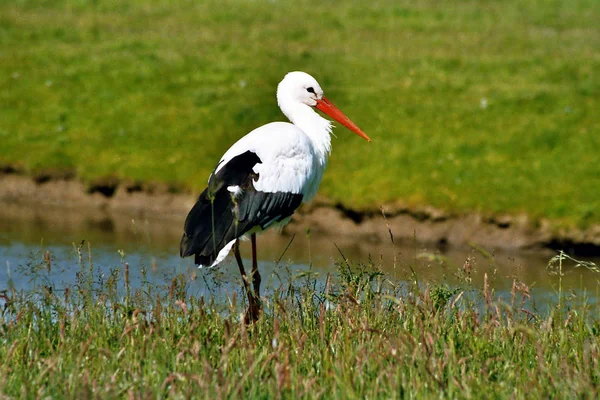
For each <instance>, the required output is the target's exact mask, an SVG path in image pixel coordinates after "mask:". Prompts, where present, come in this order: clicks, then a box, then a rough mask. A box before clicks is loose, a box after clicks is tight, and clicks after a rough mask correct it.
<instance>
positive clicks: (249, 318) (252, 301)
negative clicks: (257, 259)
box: [233, 240, 261, 324]
mask: <svg viewBox="0 0 600 400" xmlns="http://www.w3.org/2000/svg"><path fill="white" fill-rule="evenodd" d="M233 253H234V255H235V259H236V261H237V263H238V267H239V268H240V274H241V275H242V282H244V289H245V290H246V295H247V296H248V310H246V315H245V316H244V322H245V323H246V324H251V323H254V322H256V321H257V320H258V317H259V313H260V308H261V307H260V300H259V298H258V296H257V295H256V294H255V293H254V291H253V290H252V289H251V288H250V279H249V278H248V275H246V270H245V268H244V263H243V262H242V256H241V255H240V242H239V240H236V242H235V244H234V245H233ZM252 266H253V267H254V263H253V264H252ZM259 280H260V278H259ZM259 285H260V282H259Z"/></svg>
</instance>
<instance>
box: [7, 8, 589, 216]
mask: <svg viewBox="0 0 600 400" xmlns="http://www.w3.org/2000/svg"><path fill="white" fill-rule="evenodd" d="M599 19H600V6H599V3H598V2H597V1H595V0H574V1H568V2H565V1H561V0H551V1H544V2H535V3H532V2H528V1H525V0H509V1H502V2H485V3H480V2H472V1H454V2H449V3H439V2H433V3H432V2H428V1H415V2H410V3H406V4H398V3H397V2H394V1H391V0H382V1H377V2H354V1H349V0H348V1H342V2H317V1H302V2H297V1H291V0H282V1H276V2H273V1H267V0H259V1H251V2H249V1H241V0H227V1H225V2H221V1H219V2H217V1H214V0H209V1H203V2H195V1H166V0H152V1H128V2H121V1H117V0H97V1H86V0H62V1H42V0H37V1H27V0H19V1H3V2H0V48H1V52H0V107H1V109H2V112H1V113H0V141H1V142H2V146H1V147H0V164H3V165H10V166H13V167H17V168H19V169H22V170H24V171H25V172H27V173H29V174H34V175H35V174H39V173H47V172H48V171H51V172H57V173H62V172H64V171H68V172H75V174H76V176H78V177H79V178H81V179H83V180H84V181H86V182H93V181H97V180H103V179H107V178H118V179H124V180H133V181H141V182H163V183H167V184H169V185H172V186H173V187H176V188H180V189H192V190H195V191H199V190H201V189H202V188H203V185H204V184H205V183H206V178H207V176H208V174H209V173H210V172H211V170H212V169H213V167H214V166H215V164H216V162H217V161H218V159H219V157H220V155H221V154H222V153H223V152H224V150H226V148H227V147H228V146H229V145H230V144H232V143H233V142H234V141H235V140H236V139H237V138H239V137H240V136H242V135H243V134H245V133H246V132H248V131H249V130H251V129H253V128H255V127H257V126H259V125H262V124H264V123H266V122H269V121H271V120H281V119H283V116H282V115H281V114H280V112H279V110H278V109H277V106H276V103H275V98H274V90H275V87H276V84H277V83H278V81H279V80H280V79H281V78H282V76H283V75H284V74H285V73H286V72H287V71H290V70H305V71H308V72H310V73H312V74H313V75H314V76H315V77H317V79H318V80H319V81H320V82H321V84H322V85H323V87H324V88H325V90H326V93H327V94H328V96H329V97H330V98H331V99H333V100H334V101H335V102H336V103H337V104H338V105H339V106H340V108H341V109H343V110H344V111H345V112H346V113H347V114H348V115H349V116H350V117H351V118H352V119H353V120H354V121H355V122H356V123H357V124H358V125H359V126H361V127H362V128H363V129H364V130H365V132H367V133H368V134H369V135H370V136H371V137H372V138H373V139H374V142H373V143H372V144H366V143H364V142H363V141H361V140H359V139H358V138H355V137H353V135H351V134H350V133H348V132H346V131H344V130H343V128H340V129H338V130H337V131H336V133H337V136H339V139H337V140H334V151H333V155H332V158H331V162H330V166H329V169H328V171H327V173H326V175H325V178H324V182H323V185H322V189H321V193H322V194H324V195H325V196H327V197H329V198H331V199H333V200H334V201H339V202H341V203H343V204H344V205H346V206H347V207H351V208H355V209H376V207H378V206H379V205H380V204H383V203H393V202H401V203H403V204H406V205H408V206H420V205H433V206H436V207H439V208H442V209H445V210H448V211H451V212H471V211H476V212H483V213H510V214H517V213H526V214H528V215H530V216H532V217H533V218H534V219H538V218H549V219H551V220H552V221H553V222H554V224H556V225H576V226H580V227H587V226H592V225H596V224H598V223H599V222H600V214H599V211H598V210H600V197H599V196H598V192H597V188H598V187H600V166H599V164H598V162H597V160H598V149H600V117H599V113H598V112H597V110H598V109H600V90H599V89H600V84H599V82H600V81H599V79H598V73H597V71H599V70H600V52H599V50H598V49H600V28H599V27H598V24H597V21H598V20H599ZM349 181H352V182H353V184H352V185H348V184H347V182H349Z"/></svg>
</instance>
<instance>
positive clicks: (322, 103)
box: [316, 96, 371, 142]
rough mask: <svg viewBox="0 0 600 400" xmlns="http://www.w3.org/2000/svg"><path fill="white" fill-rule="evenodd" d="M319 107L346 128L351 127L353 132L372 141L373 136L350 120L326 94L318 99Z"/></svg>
mask: <svg viewBox="0 0 600 400" xmlns="http://www.w3.org/2000/svg"><path fill="white" fill-rule="evenodd" d="M316 107H317V109H318V110H319V111H322V112H324V113H325V114H327V115H329V116H330V117H331V118H333V119H335V120H336V121H337V122H339V123H340V124H342V125H344V126H345V127H346V128H348V129H350V130H351V131H352V132H354V133H356V134H357V135H358V136H360V137H361V138H363V139H365V140H367V141H369V142H370V141H371V138H370V137H368V136H367V134H366V133H364V132H363V131H362V130H361V129H360V128H359V127H358V126H356V124H355V123H354V122H352V121H350V118H348V117H346V116H345V115H344V113H343V112H341V111H340V110H339V108H337V107H336V106H334V105H333V103H332V102H331V101H329V100H328V99H327V98H326V97H325V96H323V98H322V99H321V100H317V105H316Z"/></svg>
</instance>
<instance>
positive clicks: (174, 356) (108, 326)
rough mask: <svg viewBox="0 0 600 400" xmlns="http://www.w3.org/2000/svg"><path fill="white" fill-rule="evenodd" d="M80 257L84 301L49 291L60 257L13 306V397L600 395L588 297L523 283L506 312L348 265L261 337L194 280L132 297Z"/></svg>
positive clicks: (306, 288) (463, 292) (486, 298)
mask: <svg viewBox="0 0 600 400" xmlns="http://www.w3.org/2000/svg"><path fill="white" fill-rule="evenodd" d="M75 251H76V252H77V254H79V258H78V263H79V265H78V266H77V268H78V269H79V272H78V274H79V275H78V277H77V281H76V283H75V284H73V285H72V286H68V287H65V288H58V287H56V286H54V285H52V284H48V282H46V281H45V280H44V276H45V274H47V273H49V272H50V269H51V268H52V265H53V262H55V260H53V257H52V255H51V254H49V253H47V252H46V253H44V254H43V255H42V256H41V257H40V259H41V261H40V262H39V263H32V264H31V265H29V266H28V267H27V268H29V271H30V272H31V273H32V275H31V277H32V279H36V282H39V284H37V285H36V286H35V288H36V289H35V290H33V291H31V292H18V291H16V290H15V289H14V288H12V289H9V290H6V291H5V292H3V293H2V294H1V296H0V306H1V314H0V359H2V360H3V362H2V363H1V364H0V394H1V395H4V396H8V397H25V398H30V397H43V398H45V397H53V398H64V397H71V398H73V397H77V398H80V397H86V398H113V397H123V396H129V397H132V398H147V397H152V398H158V397H167V396H169V397H177V398H179V397H204V398H209V397H211V398H214V397H218V398H223V397H241V396H243V397H246V398H256V397H261V398H265V397H268V398H282V397H293V398H340V399H341V398H395V397H401V398H415V397H416V398H424V397H427V398H430V397H438V398H439V397H441V398H481V397H494V398H506V397H511V398H578V397H591V398H595V397H598V395H600V393H599V390H598V388H599V387H600V373H599V371H600V365H599V361H598V360H599V359H600V357H599V355H600V322H599V321H600V320H599V317H600V315H598V314H597V310H595V309H593V308H591V306H590V304H591V303H590V302H589V301H588V299H586V298H579V299H577V300H568V299H565V300H564V301H563V302H561V303H560V305H559V306H556V307H549V308H547V311H545V312H543V313H541V312H537V311H535V310H533V311H532V310H531V308H530V307H528V305H529V303H530V301H531V295H530V293H529V288H528V287H527V285H525V284H524V283H523V282H518V281H516V280H515V281H514V283H513V287H512V292H511V293H510V295H509V297H508V298H506V297H505V298H501V297H500V296H497V295H496V294H495V293H494V292H493V290H491V289H490V288H489V285H488V280H487V276H486V279H485V280H484V284H483V287H480V288H476V287H474V286H473V284H472V282H471V281H470V280H469V279H468V277H465V279H463V281H462V283H459V284H458V285H454V286H448V285H445V284H436V283H429V284H427V283H423V282H420V283H418V282H417V280H416V279H415V280H412V279H411V281H409V282H406V281H396V280H394V279H392V278H390V277H389V276H386V275H384V274H383V273H382V272H381V271H380V270H379V268H378V267H377V266H376V265H373V264H365V265H353V264H351V263H349V262H347V261H343V262H341V263H340V264H339V267H338V272H337V274H335V275H333V276H331V277H328V278H327V279H326V281H325V282H324V283H323V282H321V283H319V282H318V281H317V280H315V278H314V277H313V276H311V275H309V274H304V275H302V276H301V277H299V278H297V279H292V280H289V281H286V282H284V283H282V284H281V285H280V286H279V287H277V288H275V289H274V290H272V291H271V292H270V294H269V295H268V296H267V297H266V298H264V305H265V313H264V316H263V317H262V318H261V319H260V320H259V321H258V322H257V323H256V324H254V325H252V326H249V327H248V326H245V325H244V324H243V323H242V322H241V320H242V306H243V305H242V304H236V303H237V301H236V300H237V296H236V294H235V293H234V294H233V295H232V296H231V297H230V298H228V299H227V301H225V302H222V301H221V302H220V301H219V300H218V299H216V298H214V297H211V298H203V297H195V296H194V295H191V294H190V293H189V285H188V282H189V279H190V277H188V276H185V275H183V274H175V275H173V276H171V277H169V279H167V281H166V282H167V283H165V285H164V286H160V285H157V284H152V283H150V282H149V281H148V280H144V279H142V281H141V283H140V284H139V286H134V285H133V284H132V282H130V281H129V277H128V274H129V268H130V266H129V265H128V264H127V263H122V265H121V267H119V268H115V269H113V270H111V272H110V274H109V275H108V276H102V275H98V274H97V273H96V272H94V271H95V270H94V267H93V264H92V258H91V250H90V249H89V248H88V249H87V252H88V254H85V251H86V249H85V248H83V247H82V246H76V248H75ZM24 272H26V271H24V270H22V271H21V273H24ZM463 273H464V272H463ZM213 278H214V276H213ZM205 282H206V284H207V285H212V283H210V282H209V281H208V280H205Z"/></svg>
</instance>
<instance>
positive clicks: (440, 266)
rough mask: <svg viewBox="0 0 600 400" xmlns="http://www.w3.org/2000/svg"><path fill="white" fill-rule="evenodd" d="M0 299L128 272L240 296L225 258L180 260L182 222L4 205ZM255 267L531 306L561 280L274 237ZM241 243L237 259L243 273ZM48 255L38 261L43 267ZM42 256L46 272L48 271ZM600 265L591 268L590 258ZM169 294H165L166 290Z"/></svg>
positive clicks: (268, 284) (497, 257)
mask: <svg viewBox="0 0 600 400" xmlns="http://www.w3.org/2000/svg"><path fill="white" fill-rule="evenodd" d="M0 208H1V209H2V211H1V212H0V292H1V291H2V290H6V289H8V288H9V287H14V288H15V289H17V290H25V291H27V290H30V289H31V288H32V287H35V286H39V285H43V284H45V285H51V286H54V287H55V288H64V287H67V286H69V285H73V284H76V283H77V282H78V280H77V276H78V273H79V272H80V271H81V269H88V270H90V269H91V270H93V273H94V277H95V279H97V280H98V281H106V280H107V279H108V278H109V276H110V274H111V271H117V272H114V273H119V274H121V275H122V274H123V271H124V267H125V263H127V264H128V266H129V272H130V279H131V283H132V286H133V287H136V286H139V285H140V284H141V282H142V280H147V281H149V282H151V283H153V284H155V285H157V286H159V287H160V286H161V285H162V287H164V288H167V287H168V285H169V283H170V280H171V279H172V278H173V276H175V275H177V274H183V275H184V276H185V277H186V282H187V285H188V293H190V294H191V295H195V296H200V295H204V296H210V295H212V296H215V297H217V298H221V299H227V298H228V297H229V296H231V295H232V294H233V293H234V292H237V294H238V296H239V295H242V293H241V290H240V287H241V286H240V283H241V280H240V278H239V272H238V268H237V264H236V263H235V260H234V259H233V257H229V258H228V259H227V260H226V261H225V262H224V263H222V264H221V265H220V266H219V267H218V268H216V269H212V270H208V269H202V270H198V269H197V268H195V266H194V265H193V260H192V258H187V259H181V258H180V257H179V255H178V254H179V240H180V235H181V231H182V226H183V219H184V217H185V216H183V215H182V216H175V217H170V218H167V217H163V218H149V217H131V216H125V215H115V214H110V213H109V212H105V211H97V210H96V211H89V210H87V211H85V210H65V209H52V208H48V207H43V208H39V209H38V208H33V207H22V206H18V205H9V204H4V205H2V207H0ZM258 246H259V247H258V250H259V258H260V262H259V267H260V271H261V274H262V277H263V287H264V288H265V293H267V294H268V293H269V292H270V291H272V290H273V289H275V288H278V287H279V286H280V285H281V284H284V283H285V282H289V281H290V280H291V279H292V278H297V277H298V276H301V275H302V274H306V273H310V275H311V276H312V277H314V278H316V279H317V282H319V283H321V284H322V283H323V282H324V281H325V279H326V277H327V276H328V275H332V276H335V273H336V270H337V268H338V266H337V265H339V264H340V263H343V262H344V260H345V259H347V260H349V261H351V262H352V263H364V264H368V263H369V260H371V261H372V262H373V263H375V264H376V265H379V266H380V268H381V269H382V270H383V272H385V273H386V275H387V276H389V277H390V278H391V279H395V280H400V281H411V280H414V279H418V280H419V282H421V283H427V282H430V283H448V284H449V285H457V284H461V285H465V283H466V282H467V281H471V282H472V284H473V285H474V287H476V288H482V287H483V281H484V276H485V275H486V274H487V280H488V282H489V284H490V286H491V287H492V288H493V289H494V290H495V291H496V293H497V294H498V295H499V296H508V294H509V293H510V291H511V289H512V287H513V282H514V281H517V282H522V283H523V284H524V285H525V286H526V287H527V288H528V289H529V292H530V294H531V296H532V299H531V301H530V303H531V304H533V307H534V308H535V307H536V304H544V303H548V302H551V303H552V302H555V301H556V293H557V291H558V288H559V277H558V275H556V274H552V273H550V272H549V271H548V270H547V268H546V266H547V263H548V260H549V259H550V258H551V257H552V256H553V255H554V253H552V252H538V253H531V252H528V253H507V252H495V253H493V252H491V249H485V250H483V249H473V248H464V249H452V250H446V251H440V250H438V249H436V248H435V247H432V246H426V245H422V244H417V243H402V244H400V245H398V244H392V242H391V240H390V242H388V243H368V242H365V241H364V240H358V239H352V238H348V237H331V236H320V235H319V234H318V232H313V233H311V234H310V235H296V236H295V237H293V236H289V235H281V234H279V233H277V232H270V233H266V234H264V235H261V236H259V240H258ZM249 247H250V244H249V242H247V243H245V244H242V255H243V257H244V259H245V260H246V268H247V270H248V269H249V266H250V260H249V250H250V249H249ZM45 257H46V259H45ZM48 257H49V260H50V270H48V268H47V265H48V262H47V260H48ZM592 261H595V262H596V263H597V264H600V263H599V262H598V261H599V260H592ZM573 265H574V263H572V262H565V265H564V266H563V273H564V276H563V277H562V287H563V292H565V293H568V294H569V295H570V296H572V297H573V298H574V299H583V297H584V296H585V297H587V298H589V300H590V301H595V300H594V299H596V298H597V297H598V294H599V290H600V275H599V274H596V273H594V272H591V271H589V270H587V269H585V268H574V267H573ZM164 290H167V289H164Z"/></svg>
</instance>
